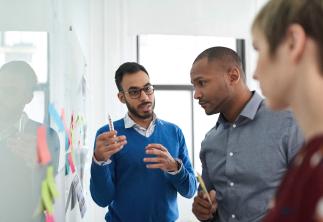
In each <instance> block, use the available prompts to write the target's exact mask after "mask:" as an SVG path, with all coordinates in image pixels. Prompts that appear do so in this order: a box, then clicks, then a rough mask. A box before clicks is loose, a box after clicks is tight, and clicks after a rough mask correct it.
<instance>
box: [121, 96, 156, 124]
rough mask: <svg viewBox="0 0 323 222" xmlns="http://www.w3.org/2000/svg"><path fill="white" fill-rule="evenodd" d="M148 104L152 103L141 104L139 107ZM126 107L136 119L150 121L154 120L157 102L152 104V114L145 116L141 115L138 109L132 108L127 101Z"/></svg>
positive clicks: (145, 114)
mask: <svg viewBox="0 0 323 222" xmlns="http://www.w3.org/2000/svg"><path fill="white" fill-rule="evenodd" d="M147 103H150V102H144V103H141V104H140V105H139V106H141V105H145V104H147ZM126 106H127V108H128V111H129V112H130V113H131V114H132V115H134V116H135V117H137V118H139V119H149V118H152V117H153V115H154V108H155V100H154V101H153V102H152V112H151V113H144V114H143V115H141V114H140V113H139V112H138V111H137V109H136V108H134V107H133V106H131V105H130V104H129V103H128V102H127V101H126Z"/></svg>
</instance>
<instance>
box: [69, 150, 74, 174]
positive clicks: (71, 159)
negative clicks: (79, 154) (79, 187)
mask: <svg viewBox="0 0 323 222" xmlns="http://www.w3.org/2000/svg"><path fill="white" fill-rule="evenodd" d="M68 163H69V164H70V167H71V170H72V173H74V172H75V166H74V162H73V158H72V153H69V154H68Z"/></svg>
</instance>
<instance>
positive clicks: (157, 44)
mask: <svg viewBox="0 0 323 222" xmlns="http://www.w3.org/2000/svg"><path fill="white" fill-rule="evenodd" d="M219 45H221V46H226V47H228V48H232V49H234V50H236V40H235V39H234V38H222V37H214V36H180V35H140V36H139V62H140V63H141V64H142V65H143V66H145V67H146V69H147V71H148V72H149V75H150V77H151V80H152V82H154V83H156V84H159V85H161V84H166V85H172V84H186V85H189V84H191V80H190V69H191V66H192V63H193V61H194V59H195V58H196V56H197V55H198V54H199V53H201V52H202V51H203V50H205V49H207V48H209V47H212V46H219Z"/></svg>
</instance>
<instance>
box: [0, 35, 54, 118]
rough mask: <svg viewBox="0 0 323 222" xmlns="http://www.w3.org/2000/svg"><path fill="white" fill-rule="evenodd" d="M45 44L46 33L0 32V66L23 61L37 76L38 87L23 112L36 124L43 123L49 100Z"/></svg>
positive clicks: (46, 40)
mask: <svg viewBox="0 0 323 222" xmlns="http://www.w3.org/2000/svg"><path fill="white" fill-rule="evenodd" d="M47 42H48V38H47V33H46V32H20V31H8V32H0V66H2V65H3V64H5V63H7V62H10V61H14V60H23V61H25V62H27V63H29V64H30V65H31V66H32V68H33V69H34V71H35V73H36V75H37V78H38V86H37V88H36V90H35V92H34V98H33V100H32V101H31V102H30V103H29V104H28V105H26V107H25V112H26V113H27V114H28V116H29V117H30V118H31V119H33V120H35V121H38V122H44V119H45V117H46V116H45V108H46V107H47V105H46V104H48V98H49V97H48V71H47V70H48V65H47Z"/></svg>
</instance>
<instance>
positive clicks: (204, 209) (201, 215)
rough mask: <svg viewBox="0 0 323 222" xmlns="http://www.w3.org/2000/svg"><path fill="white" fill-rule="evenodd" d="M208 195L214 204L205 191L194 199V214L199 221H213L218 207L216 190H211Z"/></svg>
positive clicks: (200, 192)
mask: <svg viewBox="0 0 323 222" xmlns="http://www.w3.org/2000/svg"><path fill="white" fill-rule="evenodd" d="M208 195H209V197H210V200H211V203H212V204H211V203H210V202H209V200H208V198H207V195H206V193H205V192H204V191H199V192H198V195H197V196H196V197H195V198H194V201H193V205H192V212H193V214H194V215H195V216H196V218H197V219H199V220H209V219H212V218H213V217H214V213H215V212H216V209H217V207H218V203H217V201H216V192H215V190H211V191H210V192H209V193H208Z"/></svg>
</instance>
